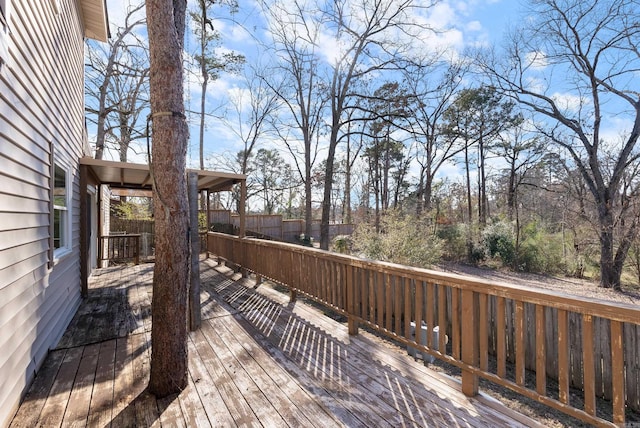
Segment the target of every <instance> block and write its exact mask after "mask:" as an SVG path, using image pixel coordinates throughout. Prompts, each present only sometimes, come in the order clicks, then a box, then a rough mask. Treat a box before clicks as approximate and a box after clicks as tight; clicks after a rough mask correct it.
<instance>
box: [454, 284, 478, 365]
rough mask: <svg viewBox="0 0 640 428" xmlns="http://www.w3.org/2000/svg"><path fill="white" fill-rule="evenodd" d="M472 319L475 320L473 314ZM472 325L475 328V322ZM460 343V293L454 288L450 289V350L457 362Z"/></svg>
mask: <svg viewBox="0 0 640 428" xmlns="http://www.w3.org/2000/svg"><path fill="white" fill-rule="evenodd" d="M467 315H468V314H467ZM473 318H474V320H475V312H474V313H473ZM472 325H473V326H474V327H475V322H474V323H473V324H472ZM460 343H461V340H460V293H459V292H458V289H457V288H456V287H451V348H452V350H453V352H452V355H453V358H455V359H457V360H459V359H460V358H461V355H460Z"/></svg>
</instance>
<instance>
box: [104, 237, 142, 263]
mask: <svg viewBox="0 0 640 428" xmlns="http://www.w3.org/2000/svg"><path fill="white" fill-rule="evenodd" d="M100 260H109V261H123V260H133V261H134V262H135V264H138V263H140V235H137V234H129V235H127V234H118V235H107V236H101V237H100Z"/></svg>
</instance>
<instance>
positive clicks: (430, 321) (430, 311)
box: [426, 281, 446, 354]
mask: <svg viewBox="0 0 640 428" xmlns="http://www.w3.org/2000/svg"><path fill="white" fill-rule="evenodd" d="M426 286H427V308H426V309H427V314H426V322H427V326H428V328H429V332H428V334H427V346H428V347H429V348H437V347H438V346H439V344H438V343H433V329H434V328H435V327H436V321H435V314H434V305H435V302H434V299H435V296H434V287H435V286H434V284H433V283H432V282H431V281H429V282H427V283H426ZM441 334H442V336H443V338H444V337H445V336H446V331H445V329H444V327H443V328H442V333H441ZM439 350H440V352H442V353H443V354H444V349H443V348H439Z"/></svg>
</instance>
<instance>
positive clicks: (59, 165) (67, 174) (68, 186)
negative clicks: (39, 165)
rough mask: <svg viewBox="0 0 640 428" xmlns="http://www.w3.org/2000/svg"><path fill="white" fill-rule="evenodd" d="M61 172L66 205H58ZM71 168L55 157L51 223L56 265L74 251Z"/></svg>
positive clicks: (52, 177) (52, 246)
mask: <svg viewBox="0 0 640 428" xmlns="http://www.w3.org/2000/svg"><path fill="white" fill-rule="evenodd" d="M58 170H60V171H61V172H62V173H64V205H60V204H56V195H55V193H56V192H55V189H56V181H57V177H56V175H57V172H58ZM71 177H72V174H71V168H70V167H69V165H68V164H66V163H64V162H62V161H61V160H60V159H59V158H57V157H56V156H55V155H54V157H53V164H52V166H51V203H50V207H51V214H50V222H51V243H50V245H51V248H52V250H53V254H52V255H53V262H54V264H55V263H56V262H57V261H58V260H59V259H61V258H62V257H64V256H65V255H67V254H69V253H71V251H72V236H71V227H72V217H73V215H72V213H73V209H72V208H73V207H72V205H71V204H72V197H71V196H72V190H73V188H72V182H71ZM57 213H60V214H59V217H58V218H59V220H58V224H59V227H58V229H57V231H58V234H59V236H57V237H56V214H57ZM57 240H58V241H59V243H58V246H57V247H56V241H57Z"/></svg>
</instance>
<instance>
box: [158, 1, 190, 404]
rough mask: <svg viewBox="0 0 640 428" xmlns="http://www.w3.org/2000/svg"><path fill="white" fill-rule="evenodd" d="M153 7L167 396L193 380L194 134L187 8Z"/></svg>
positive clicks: (162, 389)
mask: <svg viewBox="0 0 640 428" xmlns="http://www.w3.org/2000/svg"><path fill="white" fill-rule="evenodd" d="M146 5H147V8H146V10H147V28H148V33H149V52H150V59H151V71H150V85H151V118H152V120H153V148H152V158H151V163H150V167H151V173H152V176H153V193H154V198H155V204H154V205H155V206H154V216H155V235H156V236H155V239H156V264H155V268H154V273H153V297H152V302H151V304H152V307H151V311H152V317H153V330H152V332H151V342H152V345H151V346H152V348H151V376H150V379H149V391H150V392H151V393H153V394H155V395H156V396H158V397H165V396H167V395H169V394H173V393H176V392H179V391H181V390H183V389H184V388H185V387H186V386H187V379H188V377H187V376H188V371H187V369H188V355H187V297H188V287H189V240H188V238H187V236H188V235H187V232H188V228H189V212H188V211H189V210H188V207H189V204H188V202H187V183H186V160H187V143H188V132H189V130H188V126H187V121H186V117H185V114H184V94H183V77H184V71H183V61H182V53H183V46H184V31H185V13H186V6H187V2H186V0H147V2H146ZM194 227H197V226H196V225H194Z"/></svg>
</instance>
